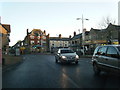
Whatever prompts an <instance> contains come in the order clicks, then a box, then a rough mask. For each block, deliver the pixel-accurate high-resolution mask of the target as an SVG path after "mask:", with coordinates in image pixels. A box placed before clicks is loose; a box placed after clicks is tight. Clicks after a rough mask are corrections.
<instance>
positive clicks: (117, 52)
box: [92, 45, 120, 74]
mask: <svg viewBox="0 0 120 90" xmlns="http://www.w3.org/2000/svg"><path fill="white" fill-rule="evenodd" d="M92 64H93V70H94V72H95V74H99V73H100V72H101V71H107V72H112V73H114V72H115V73H120V45H105V46H98V47H97V48H96V49H95V51H94V54H93V57H92Z"/></svg>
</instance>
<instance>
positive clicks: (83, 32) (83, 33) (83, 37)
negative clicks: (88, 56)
mask: <svg viewBox="0 0 120 90" xmlns="http://www.w3.org/2000/svg"><path fill="white" fill-rule="evenodd" d="M76 20H82V45H83V55H85V50H84V41H85V31H84V20H89V19H86V18H84V17H83V15H82V18H77V19H76Z"/></svg>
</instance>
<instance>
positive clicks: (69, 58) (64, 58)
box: [55, 48, 79, 64]
mask: <svg viewBox="0 0 120 90" xmlns="http://www.w3.org/2000/svg"><path fill="white" fill-rule="evenodd" d="M55 60H56V63H58V62H61V63H66V62H71V63H72V62H75V63H76V64H78V60H79V56H78V55H77V54H76V53H75V52H74V51H73V50H71V49H69V48H61V49H58V51H57V52H56V54H55Z"/></svg>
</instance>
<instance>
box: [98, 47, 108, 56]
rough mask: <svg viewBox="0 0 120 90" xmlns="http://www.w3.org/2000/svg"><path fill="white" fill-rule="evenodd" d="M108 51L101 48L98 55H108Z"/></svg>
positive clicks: (105, 48)
mask: <svg viewBox="0 0 120 90" xmlns="http://www.w3.org/2000/svg"><path fill="white" fill-rule="evenodd" d="M106 50H107V47H101V48H100V49H99V50H98V53H97V54H98V55H106Z"/></svg>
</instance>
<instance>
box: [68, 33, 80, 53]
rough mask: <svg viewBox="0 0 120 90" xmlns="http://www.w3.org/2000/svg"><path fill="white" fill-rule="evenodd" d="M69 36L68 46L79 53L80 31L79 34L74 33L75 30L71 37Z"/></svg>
mask: <svg viewBox="0 0 120 90" xmlns="http://www.w3.org/2000/svg"><path fill="white" fill-rule="evenodd" d="M69 38H70V41H69V43H70V45H69V47H70V48H71V49H72V50H73V51H75V52H77V54H78V53H79V54H80V53H81V48H82V33H81V34H76V32H74V33H73V37H71V36H70V37H69Z"/></svg>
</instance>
